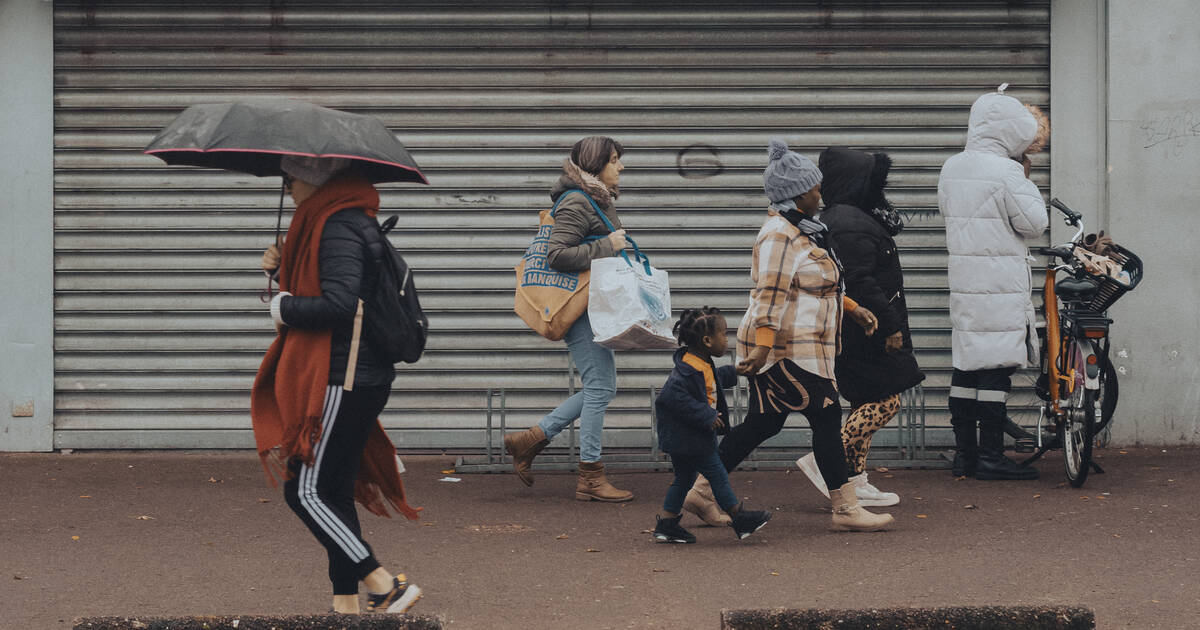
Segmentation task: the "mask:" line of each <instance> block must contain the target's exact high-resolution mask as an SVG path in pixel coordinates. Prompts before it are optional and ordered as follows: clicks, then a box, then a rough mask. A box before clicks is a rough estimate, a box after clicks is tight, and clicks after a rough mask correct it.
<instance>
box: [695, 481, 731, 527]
mask: <svg viewBox="0 0 1200 630" xmlns="http://www.w3.org/2000/svg"><path fill="white" fill-rule="evenodd" d="M683 510H684V511H685V512H691V513H692V514H695V515H696V516H698V517H700V520H702V521H704V522H705V523H706V524H708V525H711V526H713V527H723V526H726V525H729V523H730V522H732V520H733V519H731V518H729V515H728V514H726V513H725V511H724V510H722V509H721V508H720V506H718V505H717V500H716V499H715V498H713V492H712V486H710V485H709V483H708V479H705V478H704V475H700V476H698V477H696V483H695V484H693V485H692V489H691V490H688V493H687V497H685V498H684V500H683Z"/></svg>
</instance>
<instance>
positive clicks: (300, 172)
mask: <svg viewBox="0 0 1200 630" xmlns="http://www.w3.org/2000/svg"><path fill="white" fill-rule="evenodd" d="M350 163H351V160H348V159H346V158H318V157H309V156H307V155H285V156H283V157H281V158H279V170H281V171H283V172H284V173H287V174H288V175H291V176H292V177H295V178H296V179H299V180H301V181H305V182H308V183H310V184H312V185H313V186H316V187H317V188H320V187H321V186H324V185H325V182H327V181H329V180H330V178H332V177H333V176H334V175H337V174H338V173H340V172H342V171H344V170H346V169H347V168H349V166H350Z"/></svg>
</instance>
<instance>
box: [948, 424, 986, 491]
mask: <svg viewBox="0 0 1200 630" xmlns="http://www.w3.org/2000/svg"><path fill="white" fill-rule="evenodd" d="M951 422H953V426H954V446H955V451H954V464H953V466H951V468H950V472H952V473H953V474H954V476H955V477H974V476H975V466H976V460H977V459H978V458H979V447H978V446H976V443H975V422H974V421H972V422H965V421H964V422H954V421H953V420H952V421H951Z"/></svg>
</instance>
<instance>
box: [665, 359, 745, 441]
mask: <svg viewBox="0 0 1200 630" xmlns="http://www.w3.org/2000/svg"><path fill="white" fill-rule="evenodd" d="M685 354H687V348H679V349H677V350H676V351H675V369H674V370H671V375H670V376H668V377H667V383H666V384H665V385H663V388H662V391H661V392H659V394H658V398H656V399H655V400H654V413H655V416H657V418H658V447H659V448H661V449H662V450H663V452H664V453H671V454H673V455H704V454H706V453H711V452H714V451H716V450H717V431H716V429H715V427H714V426H713V423H714V422H715V421H716V419H717V418H720V419H721V421H722V423H723V424H724V425H725V426H726V427H728V426H729V405H728V404H727V403H726V402H725V389H726V388H728V387H733V386H734V385H736V384H737V372H736V371H735V370H734V367H733V366H732V365H723V366H721V367H717V366H716V364H715V363H713V361H712V359H709V360H708V363H709V365H710V366H711V367H712V369H713V378H714V379H715V380H716V381H717V382H716V386H717V407H716V409H714V408H713V407H712V406H710V405H709V404H708V392H707V391H706V389H705V385H704V375H703V374H702V373H700V371H699V370H697V369H696V368H694V367H692V366H690V365H688V364H687V363H684V362H683V355H685Z"/></svg>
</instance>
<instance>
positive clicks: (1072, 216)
mask: <svg viewBox="0 0 1200 630" xmlns="http://www.w3.org/2000/svg"><path fill="white" fill-rule="evenodd" d="M1050 205H1051V206H1054V207H1055V208H1057V209H1058V211H1059V212H1062V213H1063V216H1065V217H1066V218H1067V225H1070V226H1078V225H1079V221H1080V219H1082V218H1083V215H1082V214H1079V213H1078V212H1075V211H1074V210H1072V209H1070V208H1068V207H1067V204H1065V203H1063V202H1061V201H1059V200H1058V198H1057V197H1055V198H1054V199H1051V200H1050Z"/></svg>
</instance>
